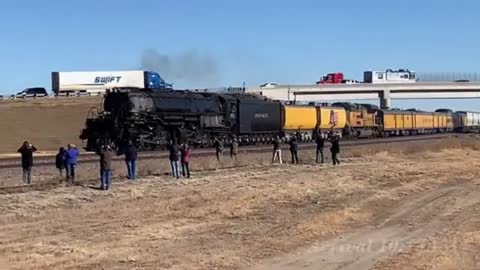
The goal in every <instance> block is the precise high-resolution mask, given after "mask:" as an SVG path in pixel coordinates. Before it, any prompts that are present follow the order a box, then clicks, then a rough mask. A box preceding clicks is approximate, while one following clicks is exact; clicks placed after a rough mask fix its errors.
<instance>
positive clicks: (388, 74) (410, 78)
mask: <svg viewBox="0 0 480 270" xmlns="http://www.w3.org/2000/svg"><path fill="white" fill-rule="evenodd" d="M416 81H417V79H416V78H415V72H414V71H410V70H408V69H400V70H391V69H387V70H386V71H365V72H364V73H363V82H364V83H415V82H416Z"/></svg>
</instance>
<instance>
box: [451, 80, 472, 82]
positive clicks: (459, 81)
mask: <svg viewBox="0 0 480 270" xmlns="http://www.w3.org/2000/svg"><path fill="white" fill-rule="evenodd" d="M454 82H470V81H469V80H456V81H454Z"/></svg>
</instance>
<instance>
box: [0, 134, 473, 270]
mask: <svg viewBox="0 0 480 270" xmlns="http://www.w3.org/2000/svg"><path fill="white" fill-rule="evenodd" d="M422 144H425V145H426V143H425V142H423V143H422ZM442 145H443V146H448V147H451V149H443V150H440V149H435V151H429V152H426V153H423V152H422V153H420V152H407V153H406V152H405V148H406V147H405V144H400V145H391V146H390V147H391V148H389V149H388V150H385V149H384V148H383V149H382V148H378V149H373V148H374V147H368V148H366V149H365V150H364V151H362V152H361V153H362V155H361V156H358V157H354V156H353V155H358V154H352V156H349V150H345V151H344V153H343V159H344V161H345V162H344V164H343V165H342V166H340V167H333V166H331V165H323V166H321V165H315V164H313V154H314V153H313V151H302V152H301V156H300V158H301V159H302V162H303V164H302V165H289V164H285V165H283V166H279V165H275V166H265V165H262V164H269V163H270V158H271V156H270V155H269V154H258V155H248V156H246V155H241V156H240V160H238V161H237V162H238V165H246V167H237V168H229V169H225V168H224V169H222V168H219V164H218V163H217V162H216V160H215V159H206V160H204V161H202V163H200V162H199V161H197V160H195V159H194V160H192V170H193V172H194V174H193V178H192V179H181V180H180V181H175V180H173V179H171V177H169V176H165V175H164V173H165V172H168V171H169V164H168V161H163V160H162V161H159V160H157V161H141V162H140V164H139V166H140V167H139V169H140V170H141V171H142V172H143V173H148V174H154V175H155V176H150V177H145V178H143V179H140V180H139V181H138V182H136V183H126V182H115V183H114V185H113V190H112V191H110V192H100V191H97V190H93V189H90V188H84V187H73V188H58V189H53V190H47V191H35V192H29V193H25V194H11V195H2V196H1V197H0V200H1V201H0V202H1V203H0V253H2V254H3V255H4V256H3V258H4V261H3V263H4V265H5V266H8V268H17V269H102V268H103V269H240V268H243V267H246V266H248V265H252V264H255V263H256V262H258V261H259V260H261V259H264V258H269V257H272V256H278V255H282V254H286V253H290V252H292V251H295V250H298V249H299V248H304V247H309V246H310V245H312V244H315V243H317V244H319V243H320V244H321V243H322V242H323V241H328V240H329V239H332V238H335V237H341V236H342V235H346V234H348V233H350V232H354V231H356V230H357V229H359V228H365V227H367V228H370V227H373V228H374V227H375V226H380V225H381V224H383V223H385V222H386V220H389V219H390V221H389V222H390V223H392V224H393V225H395V226H419V227H422V226H425V227H428V224H429V222H430V221H431V220H438V218H436V217H437V216H442V217H444V218H443V219H442V220H441V221H442V222H443V223H441V224H442V225H443V228H448V229H450V230H451V231H452V232H455V231H458V232H459V233H462V234H464V233H466V232H468V231H469V230H472V229H473V228H474V227H472V226H468V227H457V226H456V224H459V223H460V224H467V223H468V221H469V219H470V218H471V217H472V216H473V215H472V214H475V213H476V214H478V212H475V209H477V208H476V207H470V208H469V209H470V210H472V209H473V210H472V211H473V212H468V214H467V213H466V212H463V211H461V210H458V209H457V208H458V207H459V206H460V205H463V204H458V203H457V204H455V203H452V201H451V200H453V199H454V198H456V197H458V196H460V197H463V198H473V197H475V196H474V195H475V194H473V193H472V194H452V196H451V197H442V198H443V199H442V200H438V201H436V204H434V205H431V206H428V207H427V208H425V209H422V207H420V206H419V207H417V208H415V211H413V210H412V211H408V212H406V214H404V215H403V216H399V217H397V218H395V216H396V213H395V210H396V209H397V208H398V209H402V205H403V204H404V203H408V202H410V201H412V199H415V198H416V197H417V196H419V195H421V194H423V193H425V192H429V191H432V190H435V189H437V188H440V187H443V186H445V185H457V184H464V183H467V184H471V185H468V186H467V187H468V188H465V189H461V190H463V191H464V192H479V193H480V191H479V190H478V189H479V188H478V187H477V186H476V183H477V180H476V179H477V176H478V174H479V173H480V170H479V169H477V168H480V166H479V165H480V154H479V153H478V152H477V151H475V150H471V149H473V148H475V147H478V146H477V144H476V143H470V142H458V143H457V142H451V143H443V144H442ZM417 146H418V145H416V146H415V147H413V148H410V147H407V148H408V149H420V147H417ZM437 146H438V145H436V144H433V143H432V144H431V145H430V147H437ZM440 146H441V145H440ZM453 146H455V147H453ZM425 147H426V146H425ZM456 147H466V148H462V149H455V148H456ZM353 150H357V149H353ZM389 151H392V153H390V152H389ZM409 151H411V150H409ZM285 156H286V155H284V157H285ZM225 158H226V159H225V161H224V164H222V166H223V167H230V166H232V165H233V161H231V160H229V158H228V157H225ZM467 158H468V159H469V164H468V166H467V165H466V164H465V163H464V162H463V161H464V160H465V159H467ZM247 164H250V165H247ZM115 166H118V167H116V168H115V171H116V174H117V175H120V174H121V172H119V171H122V172H123V170H122V168H123V166H124V165H123V164H121V163H119V164H116V165H115ZM120 166H121V167H120ZM200 169H205V171H202V172H199V171H198V170H200ZM90 173H92V175H95V170H94V169H91V172H90ZM459 190H460V189H459ZM463 195H468V196H463ZM479 197H480V196H479ZM465 203H466V202H465ZM443 209H445V210H443ZM427 210H428V211H427ZM429 211H437V212H435V213H436V214H434V215H430V214H429ZM440 211H443V212H440ZM453 221H458V223H456V222H453ZM390 223H389V224H390ZM409 224H410V225H409ZM432 230H433V231H432V232H433V233H435V230H436V227H433V226H432ZM425 235H426V234H425ZM465 236H466V234H465ZM419 240H420V241H422V239H421V238H420V239H419ZM468 243H470V240H469V241H465V245H467V244H468ZM478 251H480V250H479V249H477V246H472V250H471V251H468V252H467V253H462V254H463V256H472V254H476V253H478ZM411 254H412V255H409V256H406V257H405V258H403V257H398V258H392V260H399V261H402V262H405V260H409V261H411V262H412V263H414V262H415V260H412V258H417V257H416V256H417V255H416V254H418V256H421V254H420V253H418V252H417V251H415V250H413V251H412V253H411ZM435 254H436V255H438V254H440V253H432V255H431V256H430V257H429V258H430V259H425V260H424V261H422V263H423V264H427V263H431V262H432V260H434V258H436V257H434V256H435ZM442 254H443V253H442ZM340 255H341V254H340ZM442 256H447V257H448V260H451V261H454V260H455V258H456V255H454V254H453V253H452V254H448V253H447V254H443V255H442ZM426 258H427V257H426ZM1 263H2V261H1V260H0V264H1ZM437 265H439V266H442V264H437ZM445 265H446V264H443V266H445ZM415 266H419V267H421V265H418V264H417V265H415ZM379 267H380V266H379ZM394 268H395V264H390V263H388V262H386V266H385V268H380V269H394ZM318 269H327V268H324V267H322V266H319V268H318ZM397 269H398V268H397ZM436 269H448V268H445V267H439V268H436Z"/></svg>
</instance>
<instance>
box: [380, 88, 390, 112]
mask: <svg viewBox="0 0 480 270" xmlns="http://www.w3.org/2000/svg"><path fill="white" fill-rule="evenodd" d="M378 97H379V98H380V108H381V109H388V108H390V106H391V104H390V100H391V99H390V90H383V91H381V92H380V93H378Z"/></svg>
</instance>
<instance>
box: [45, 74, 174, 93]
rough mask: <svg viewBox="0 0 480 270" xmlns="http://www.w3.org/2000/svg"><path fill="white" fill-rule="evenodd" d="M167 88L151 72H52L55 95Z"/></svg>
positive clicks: (156, 75)
mask: <svg viewBox="0 0 480 270" xmlns="http://www.w3.org/2000/svg"><path fill="white" fill-rule="evenodd" d="M169 87H170V88H171V85H170V84H167V83H165V81H164V80H163V79H162V78H161V77H160V75H158V73H156V72H151V71H143V70H131V71H80V72H52V91H53V92H54V93H55V94H56V95H71V94H89V95H91V94H100V93H105V91H106V90H107V89H114V88H150V89H163V88H169Z"/></svg>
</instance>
